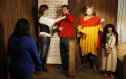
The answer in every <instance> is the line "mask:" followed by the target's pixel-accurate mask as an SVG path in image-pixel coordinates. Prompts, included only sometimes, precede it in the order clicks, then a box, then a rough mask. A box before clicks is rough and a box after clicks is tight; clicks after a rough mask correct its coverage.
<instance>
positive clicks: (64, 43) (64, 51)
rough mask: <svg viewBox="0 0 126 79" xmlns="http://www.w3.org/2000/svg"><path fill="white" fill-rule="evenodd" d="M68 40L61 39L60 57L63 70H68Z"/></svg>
mask: <svg viewBox="0 0 126 79" xmlns="http://www.w3.org/2000/svg"><path fill="white" fill-rule="evenodd" d="M68 49H69V45H68V40H67V39H60V55H61V61H62V68H63V69H68V51H69V50H68Z"/></svg>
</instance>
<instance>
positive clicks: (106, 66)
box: [102, 33, 117, 72]
mask: <svg viewBox="0 0 126 79" xmlns="http://www.w3.org/2000/svg"><path fill="white" fill-rule="evenodd" d="M106 41H107V43H106V44H105V46H106V48H108V47H111V50H110V54H108V55H106V53H105V52H106V50H105V49H103V52H102V70H105V71H112V72H115V70H116V66H117V53H116V45H115V42H116V37H115V35H114V34H110V33H107V40H106Z"/></svg>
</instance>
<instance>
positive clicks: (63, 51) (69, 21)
mask: <svg viewBox="0 0 126 79" xmlns="http://www.w3.org/2000/svg"><path fill="white" fill-rule="evenodd" d="M62 11H63V16H66V19H63V20H61V21H60V22H59V24H58V26H57V30H59V38H60V55H61V62H62V66H61V67H60V68H58V69H65V70H67V69H68V57H69V56H68V55H69V40H70V39H71V38H73V36H74V35H73V34H74V16H73V15H72V14H71V13H70V8H69V7H68V5H63V6H62Z"/></svg>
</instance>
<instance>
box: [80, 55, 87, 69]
mask: <svg viewBox="0 0 126 79" xmlns="http://www.w3.org/2000/svg"><path fill="white" fill-rule="evenodd" d="M86 62H87V55H84V56H81V68H80V69H83V68H85V67H86Z"/></svg>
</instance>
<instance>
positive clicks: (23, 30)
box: [12, 18, 30, 36]
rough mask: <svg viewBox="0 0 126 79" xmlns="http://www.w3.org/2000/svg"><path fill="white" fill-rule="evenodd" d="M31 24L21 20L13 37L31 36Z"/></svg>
mask: <svg viewBox="0 0 126 79" xmlns="http://www.w3.org/2000/svg"><path fill="white" fill-rule="evenodd" d="M29 35H30V33H29V23H28V20H27V19H24V18H21V19H19V20H18V21H17V23H16V27H15V30H14V32H13V33H12V36H29Z"/></svg>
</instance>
